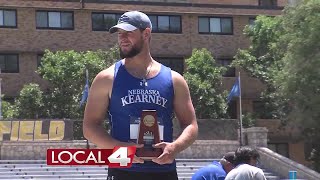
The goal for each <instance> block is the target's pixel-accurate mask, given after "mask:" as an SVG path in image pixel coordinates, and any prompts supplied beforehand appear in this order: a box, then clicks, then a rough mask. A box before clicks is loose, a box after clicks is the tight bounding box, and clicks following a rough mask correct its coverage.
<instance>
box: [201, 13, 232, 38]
mask: <svg viewBox="0 0 320 180" xmlns="http://www.w3.org/2000/svg"><path fill="white" fill-rule="evenodd" d="M199 33H200V34H208V33H213V34H226V35H231V34H233V23H232V18H231V17H199Z"/></svg>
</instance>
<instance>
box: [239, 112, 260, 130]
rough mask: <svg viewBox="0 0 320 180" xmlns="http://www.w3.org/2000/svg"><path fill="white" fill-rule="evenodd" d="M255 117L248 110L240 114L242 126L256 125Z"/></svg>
mask: <svg viewBox="0 0 320 180" xmlns="http://www.w3.org/2000/svg"><path fill="white" fill-rule="evenodd" d="M256 120H257V118H256V117H255V116H254V115H253V114H252V113H249V112H245V113H243V114H242V126H243V127H244V128H250V127H254V126H255V125H256Z"/></svg>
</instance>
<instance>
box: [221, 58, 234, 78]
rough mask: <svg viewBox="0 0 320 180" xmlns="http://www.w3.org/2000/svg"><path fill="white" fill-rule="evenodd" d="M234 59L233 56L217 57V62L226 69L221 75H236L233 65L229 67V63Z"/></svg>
mask: <svg viewBox="0 0 320 180" xmlns="http://www.w3.org/2000/svg"><path fill="white" fill-rule="evenodd" d="M227 61H229V63H228V64H227V65H225V64H224V63H222V62H227ZM232 61H234V58H218V59H217V61H216V62H217V63H218V64H219V65H221V66H223V67H225V68H226V69H227V70H226V72H225V73H224V74H223V75H222V76H223V77H236V68H235V67H229V65H230V64H231V63H232Z"/></svg>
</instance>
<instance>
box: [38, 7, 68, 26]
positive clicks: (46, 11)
mask: <svg viewBox="0 0 320 180" xmlns="http://www.w3.org/2000/svg"><path fill="white" fill-rule="evenodd" d="M38 12H45V13H47V23H48V24H47V27H38V25H37V24H38V22H37V15H38ZM50 12H59V13H60V26H61V27H50V26H49V13H50ZM61 13H71V15H72V27H71V28H65V27H62V25H61V22H62V21H61ZM36 29H52V30H74V11H59V10H36Z"/></svg>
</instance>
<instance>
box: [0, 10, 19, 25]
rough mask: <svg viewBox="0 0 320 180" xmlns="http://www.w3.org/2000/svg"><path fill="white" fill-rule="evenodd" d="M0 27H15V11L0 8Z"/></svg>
mask: <svg viewBox="0 0 320 180" xmlns="http://www.w3.org/2000/svg"><path fill="white" fill-rule="evenodd" d="M0 27H1V28H3V27H7V28H16V27H17V11H16V10H9V9H0Z"/></svg>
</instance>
